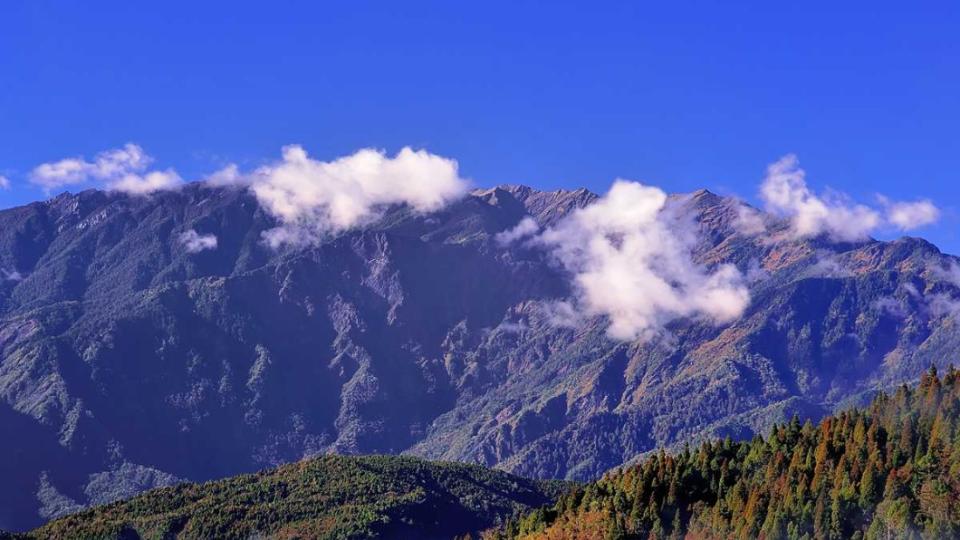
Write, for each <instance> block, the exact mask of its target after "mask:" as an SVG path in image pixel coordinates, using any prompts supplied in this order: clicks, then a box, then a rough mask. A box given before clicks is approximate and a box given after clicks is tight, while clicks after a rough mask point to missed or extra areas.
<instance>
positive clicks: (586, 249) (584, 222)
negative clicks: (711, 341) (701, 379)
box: [537, 180, 750, 340]
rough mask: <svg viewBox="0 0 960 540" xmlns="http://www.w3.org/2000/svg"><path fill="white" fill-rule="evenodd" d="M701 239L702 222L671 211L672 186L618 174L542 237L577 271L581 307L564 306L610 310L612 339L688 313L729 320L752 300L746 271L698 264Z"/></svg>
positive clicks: (646, 334)
mask: <svg viewBox="0 0 960 540" xmlns="http://www.w3.org/2000/svg"><path fill="white" fill-rule="evenodd" d="M695 240H696V228H695V227H694V226H693V224H692V223H687V222H686V221H685V220H684V219H683V218H680V217H679V216H676V215H674V213H673V212H671V209H670V208H668V207H667V195H666V193H664V192H663V191H662V190H660V189H658V188H656V187H651V186H645V185H642V184H639V183H636V182H630V181H626V180H617V181H616V182H614V184H613V186H612V187H611V188H610V191H609V192H608V193H607V194H606V195H604V196H603V197H602V198H600V199H598V200H597V201H596V202H594V203H592V204H591V205H589V206H587V207H585V208H583V209H580V210H578V211H576V212H574V213H572V214H571V215H569V216H568V217H566V218H565V219H563V220H562V221H561V222H560V223H558V224H557V225H556V226H554V227H552V228H550V229H547V230H546V231H544V232H543V233H542V234H541V235H540V236H539V237H538V240H537V241H538V242H539V243H541V244H542V245H544V246H546V247H547V248H548V249H550V250H551V252H552V253H553V255H554V256H555V257H556V259H557V260H558V261H559V262H560V263H561V264H562V265H563V266H564V267H565V268H566V269H567V270H568V271H570V272H571V273H572V274H573V280H574V285H575V290H576V303H577V306H576V308H573V307H572V306H571V307H570V308H569V309H564V310H563V313H564V314H565V315H571V314H573V313H577V312H583V313H585V314H587V315H603V316H606V317H607V318H608V319H609V322H610V324H609V327H608V329H607V333H608V335H609V336H610V337H611V338H614V339H620V340H634V339H648V338H650V337H653V336H654V335H656V334H657V333H658V332H660V331H661V330H662V328H663V327H664V325H666V324H667V323H669V322H670V321H672V320H674V319H677V318H681V317H700V318H704V319H707V320H710V321H714V322H717V323H724V322H729V321H731V320H733V319H735V318H737V317H739V316H740V315H741V314H742V313H743V311H744V309H745V308H746V307H747V305H748V303H749V299H750V296H749V293H748V291H747V287H746V286H745V284H744V280H743V276H742V275H741V274H740V272H739V271H738V270H737V269H736V268H735V267H734V266H732V265H721V266H719V267H717V268H716V269H714V270H713V271H712V272H711V271H708V270H707V269H706V268H704V267H702V266H700V265H698V264H696V263H695V262H694V261H693V259H692V257H691V250H692V248H693V245H694V243H695ZM568 318H569V317H568Z"/></svg>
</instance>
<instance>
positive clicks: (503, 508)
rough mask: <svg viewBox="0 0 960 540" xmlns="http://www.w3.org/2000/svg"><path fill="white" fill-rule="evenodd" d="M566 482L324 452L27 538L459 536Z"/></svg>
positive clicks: (83, 517) (94, 513) (95, 513)
mask: <svg viewBox="0 0 960 540" xmlns="http://www.w3.org/2000/svg"><path fill="white" fill-rule="evenodd" d="M562 489H564V484H563V483H561V482H537V481H531V480H527V479H524V478H519V477H516V476H512V475H509V474H506V473H503V472H500V471H494V470H491V469H485V468H483V467H478V466H475V465H463V464H455V463H430V462H425V461H423V460H419V459H415V458H400V457H389V456H368V457H343V456H324V457H320V458H314V459H311V460H307V461H303V462H300V463H294V464H290V465H284V466H282V467H280V468H277V469H274V470H269V471H264V472H260V473H257V474H251V475H244V476H239V477H234V478H229V479H226V480H220V481H216V482H210V483H207V484H180V485H177V486H174V487H167V488H161V489H156V490H153V491H149V492H147V493H144V494H143V495H140V496H138V497H135V498H133V499H130V500H127V501H123V502H117V503H113V504H110V505H107V506H100V507H96V508H94V509H91V510H86V511H83V512H80V513H77V514H73V515H70V516H68V517H64V518H61V519H58V520H55V521H53V522H51V523H48V524H47V525H45V526H43V527H41V528H40V529H37V530H35V531H33V532H32V533H30V534H28V535H25V536H24V537H25V538H252V537H256V536H258V535H262V536H269V537H271V538H344V539H346V538H374V537H386V538H438V539H439V538H443V539H447V538H452V537H454V536H458V535H465V534H468V533H476V532H477V531H480V530H483V529H487V528H489V527H491V526H493V525H494V524H496V523H498V522H500V521H502V520H504V519H506V518H508V517H510V516H512V515H515V514H516V513H517V512H519V511H521V510H525V509H530V508H535V507H539V506H542V505H544V504H547V503H549V502H550V501H552V500H553V499H555V497H556V496H557V494H558V493H559V492H560V491H561V490H562Z"/></svg>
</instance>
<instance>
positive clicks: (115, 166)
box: [30, 143, 183, 195]
mask: <svg viewBox="0 0 960 540" xmlns="http://www.w3.org/2000/svg"><path fill="white" fill-rule="evenodd" d="M152 163H153V158H151V157H150V156H148V155H147V154H146V153H145V152H144V151H143V148H141V147H140V146H139V145H136V144H133V143H127V144H125V145H124V146H123V147H122V148H114V149H112V150H106V151H103V152H100V153H99V154H97V155H96V156H95V157H94V159H93V161H86V160H85V159H84V158H82V157H72V158H66V159H61V160H60V161H54V162H50V163H43V164H41V165H38V166H37V167H35V168H34V169H33V171H32V172H31V173H30V182H31V183H33V184H35V185H38V186H40V187H41V188H43V190H44V191H45V192H46V193H50V192H52V191H53V190H55V189H60V188H64V187H67V186H71V185H77V184H83V183H85V182H89V181H95V182H98V183H99V184H100V185H101V186H102V187H104V188H105V189H108V190H112V191H122V192H124V193H129V194H132V195H146V194H148V193H152V192H154V191H160V190H165V189H174V188H177V187H179V186H180V185H181V184H183V179H182V178H180V176H179V175H178V174H177V173H176V171H174V170H173V169H167V170H163V171H147V168H148V167H149V166H150V165H151V164H152Z"/></svg>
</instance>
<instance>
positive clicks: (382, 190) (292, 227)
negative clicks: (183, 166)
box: [212, 145, 469, 247]
mask: <svg viewBox="0 0 960 540" xmlns="http://www.w3.org/2000/svg"><path fill="white" fill-rule="evenodd" d="M212 181H213V182H214V183H219V184H221V185H222V184H226V183H244V184H249V186H250V189H252V190H253V193H254V194H255V195H256V197H257V199H258V200H259V202H260V204H261V205H262V206H263V207H264V208H265V209H266V210H267V211H268V212H270V213H271V214H272V215H273V216H275V217H276V218H277V219H278V220H279V221H280V222H281V223H282V225H281V226H280V227H277V228H275V229H272V230H270V231H267V232H266V233H265V236H264V238H265V239H266V241H267V242H268V243H269V244H270V245H272V246H275V247H276V246H279V245H281V244H294V245H297V244H304V243H311V242H314V241H316V240H318V239H319V238H322V237H323V236H324V235H325V234H327V233H330V232H337V231H343V230H346V229H350V228H352V227H356V226H358V225H362V224H364V223H369V222H370V221H372V220H374V219H376V218H377V217H378V216H380V215H381V214H382V212H383V210H384V209H385V208H386V207H387V206H389V205H393V204H406V205H409V206H410V207H411V208H413V209H414V210H416V211H418V212H430V211H434V210H438V209H440V208H442V207H444V206H446V205H447V204H449V203H450V202H451V201H453V200H455V199H459V198H460V197H462V196H464V195H465V194H466V193H467V189H468V187H469V182H468V181H467V180H465V179H463V178H461V177H460V175H459V173H458V166H457V162H456V161H454V160H452V159H448V158H444V157H441V156H437V155H435V154H431V153H429V152H426V151H424V150H413V149H411V148H404V149H402V150H400V152H398V153H397V154H396V155H395V156H394V157H389V156H387V155H386V153H385V152H383V151H379V150H373V149H364V150H360V151H358V152H356V153H354V154H352V155H349V156H345V157H342V158H339V159H335V160H333V161H319V160H315V159H312V158H310V157H309V156H308V155H307V152H306V151H305V150H304V149H303V148H302V147H301V146H296V145H294V146H287V147H285V148H284V149H283V158H282V159H281V160H280V161H279V162H276V163H273V164H270V165H267V166H264V167H261V168H259V169H257V170H255V171H253V172H252V173H250V174H248V175H243V174H241V173H239V171H238V170H237V169H236V168H235V167H227V168H226V169H223V170H222V171H220V172H219V173H217V174H215V175H214V177H213V178H212Z"/></svg>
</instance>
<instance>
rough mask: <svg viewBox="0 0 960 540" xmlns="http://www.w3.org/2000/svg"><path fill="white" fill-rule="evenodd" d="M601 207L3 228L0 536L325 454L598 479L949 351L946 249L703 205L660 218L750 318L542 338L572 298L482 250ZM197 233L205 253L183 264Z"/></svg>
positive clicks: (536, 262) (825, 405)
mask: <svg viewBox="0 0 960 540" xmlns="http://www.w3.org/2000/svg"><path fill="white" fill-rule="evenodd" d="M595 198H596V196H595V195H593V194H591V193H589V192H587V191H585V190H578V191H568V192H566V191H561V192H539V191H536V190H533V189H531V188H527V187H523V186H505V187H502V188H495V189H490V190H484V191H477V192H474V193H473V194H472V195H470V196H469V197H467V198H465V199H463V200H462V201H460V202H458V203H456V204H454V205H452V206H450V207H448V208H446V209H445V210H443V211H441V212H437V213H433V214H429V215H417V214H415V213H412V212H410V211H409V210H406V209H404V208H394V209H392V210H390V211H389V212H387V213H386V215H385V216H384V217H383V218H382V219H381V220H379V221H378V222H376V223H374V224H372V225H370V226H367V227H364V228H362V229H358V230H353V231H349V232H347V233H343V234H339V235H336V236H331V237H330V238H329V239H327V240H326V241H324V242H323V243H322V244H321V245H318V246H315V247H309V248H298V249H281V250H279V251H277V250H272V249H270V248H269V247H267V246H266V245H264V243H263V242H262V241H261V233H262V232H263V231H265V230H268V229H270V228H272V227H274V226H275V225H276V223H275V222H274V221H273V219H272V218H271V217H270V216H269V215H268V214H266V213H265V212H264V211H262V210H261V209H260V207H259V206H258V204H257V202H256V200H255V199H254V198H253V197H252V196H251V195H250V194H249V193H247V192H245V191H243V190H239V189H231V188H210V187H205V186H202V185H191V186H188V187H186V188H184V189H182V190H180V191H177V192H170V193H161V194H156V195H154V196H151V197H149V198H142V197H141V198H137V197H128V196H122V195H116V194H106V193H102V192H96V191H89V192H84V193H80V194H78V195H62V196H60V197H57V198H55V199H52V200H50V201H47V202H44V203H36V204H32V205H29V206H26V207H21V208H15V209H10V210H5V211H2V212H0V269H2V270H4V271H5V272H6V273H4V274H0V276H11V277H8V278H6V279H4V280H3V281H0V432H2V433H4V434H5V435H6V436H7V437H8V440H7V441H5V444H3V445H0V468H2V469H3V470H2V471H0V475H2V478H4V479H5V482H3V483H2V485H0V528H6V529H24V528H27V527H30V526H33V525H36V524H37V523H39V522H40V521H41V514H40V511H41V509H44V510H43V511H44V512H45V513H46V515H45V516H44V517H47V516H49V515H56V514H57V513H58V512H61V511H64V509H70V508H74V507H75V506H76V505H85V504H90V503H92V502H98V503H99V502H104V501H106V500H110V499H112V498H115V497H117V496H120V495H129V494H130V493H133V492H136V491H139V490H143V489H146V488H149V487H152V486H155V485H165V484H169V483H172V482H175V481H177V480H178V479H189V480H198V481H200V480H207V479H211V478H217V477H222V476H227V475H232V474H237V473H240V472H246V471H251V470H256V469H258V468H262V467H264V466H268V465H274V464H278V463H282V462H288V461H292V460H296V459H299V458H302V457H304V456H307V455H312V454H317V453H323V452H339V453H374V452H376V453H402V452H407V453H413V454H417V455H423V456H426V457H430V458H444V459H454V460H463V461H472V462H479V463H482V464H485V465H494V466H498V467H501V468H504V469H507V470H509V471H512V472H517V473H521V474H525V475H530V476H535V477H542V478H574V479H585V478H591V477H595V476H597V475H599V474H601V473H602V472H603V471H605V470H606V469H608V468H610V467H613V466H616V465H619V464H621V463H624V462H626V461H629V460H630V459H632V458H634V457H636V456H637V455H638V454H640V453H643V452H646V451H649V450H651V449H653V448H655V447H656V446H658V445H670V444H675V443H677V442H680V441H683V440H688V439H689V438H692V437H699V436H705V435H709V434H730V435H733V436H735V437H746V436H749V435H751V434H752V433H753V432H754V431H755V430H757V429H764V426H766V425H767V424H769V423H771V422H773V421H775V420H778V419H781V418H782V417H783V416H784V415H789V414H792V413H794V412H797V413H800V414H801V415H810V416H816V415H820V414H823V413H824V412H825V411H827V410H829V409H831V408H833V407H834V406H835V405H837V404H838V403H840V402H842V401H844V400H848V399H856V398H857V396H859V395H861V394H863V393H865V392H869V391H870V390H871V389H873V388H876V387H878V386H885V385H890V384H895V383H899V382H902V381H905V380H909V379H911V378H913V377H915V376H916V375H918V374H919V373H920V372H921V371H922V370H923V369H924V368H926V367H927V366H928V365H929V364H931V363H934V364H937V365H939V366H943V365H945V364H947V363H949V362H950V361H951V360H953V358H954V357H955V356H956V352H957V351H958V349H960V333H958V332H957V331H956V328H955V324H956V322H955V319H954V316H953V312H954V304H953V303H952V300H951V299H952V298H955V297H960V291H958V288H957V284H956V282H955V281H956V280H954V279H953V278H952V277H951V275H950V274H949V269H950V268H951V266H950V265H951V264H952V261H953V258H952V257H948V256H945V255H942V254H941V253H940V252H939V251H938V250H937V249H936V248H935V247H934V246H932V245H930V244H928V243H926V242H924V241H922V240H917V239H911V238H905V239H901V240H898V241H895V242H889V243H884V242H877V241H868V242H863V243H857V244H836V243H831V242H829V241H827V240H825V239H822V238H818V239H813V240H807V241H790V240H787V239H785V238H784V234H785V233H784V228H783V225H782V224H777V223H775V222H774V221H773V220H770V223H771V224H772V232H771V233H770V234H766V235H761V236H753V237H751V236H746V235H743V234H740V233H738V232H737V230H738V228H737V225H736V223H737V221H736V220H737V211H738V205H737V204H736V203H735V202H734V201H731V200H728V199H724V198H721V197H718V196H716V195H713V194H711V193H709V192H705V191H701V192H697V193H695V194H692V195H689V196H684V197H677V198H675V199H674V201H675V202H676V204H678V205H679V206H680V207H681V209H682V212H684V213H686V214H687V215H689V216H690V217H691V219H694V220H695V221H696V223H697V224H698V227H699V230H700V233H701V234H700V237H701V240H700V243H699V244H698V245H697V247H696V250H695V257H696V259H697V260H698V261H700V262H702V263H704V264H707V265H715V264H719V263H724V262H730V263H734V264H736V265H737V266H738V267H739V268H740V269H741V271H743V272H744V273H745V274H748V275H749V276H751V278H750V279H751V282H752V284H751V294H752V302H751V305H750V308H749V310H748V311H747V313H746V314H745V315H744V316H743V317H741V318H740V319H739V320H737V321H735V322H733V323H732V324H729V325H725V326H713V325H710V324H706V323H700V322H695V321H678V322H676V323H674V324H672V325H671V326H670V328H669V331H668V333H666V334H664V335H663V336H662V337H660V338H658V339H655V340H652V341H648V342H645V343H642V342H637V343H624V342H618V341H613V340H611V339H609V338H608V337H607V336H606V335H605V328H606V322H605V321H604V320H602V319H600V318H597V319H594V320H591V321H589V322H587V323H586V324H583V325H581V326H580V327H578V328H563V327H557V326H555V325H552V324H551V323H550V320H549V316H548V313H547V310H545V306H546V305H547V304H548V303H549V302H551V301H553V300H555V299H559V298H564V297H567V296H569V295H570V285H569V279H568V278H567V276H565V275H564V274H563V272H562V271H561V270H560V269H558V268H557V267H556V266H555V265H553V264H552V263H551V261H550V259H549V257H548V256H547V255H546V254H544V253H543V252H542V251H541V250H539V249H538V248H535V247H530V246H526V245H524V244H523V243H515V244H512V245H510V246H504V245H501V243H498V242H497V241H496V240H495V238H494V237H495V235H496V234H497V233H499V232H502V231H504V230H507V229H510V228H511V227H513V226H515V225H516V224H517V223H519V222H520V221H521V220H522V219H523V218H525V217H527V216H531V217H533V218H534V219H536V220H537V221H538V223H539V224H540V225H541V226H544V227H547V226H550V225H551V224H553V223H556V222H557V220H559V219H562V217H563V216H565V215H567V214H569V213H570V212H571V211H573V210H575V209H576V208H579V207H582V206H584V205H586V204H589V203H590V202H592V201H593V200H594V199H595ZM191 229H192V230H195V231H197V232H198V233H200V234H213V235H216V237H217V240H218V241H217V247H216V249H210V250H204V251H199V252H193V253H191V252H189V250H187V249H186V248H185V246H184V245H182V242H181V241H180V235H181V234H183V233H184V232H185V231H186V230H191ZM14 272H15V274H14ZM958 306H960V304H958ZM31 494H33V495H35V496H31ZM58 509H59V510H58Z"/></svg>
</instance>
